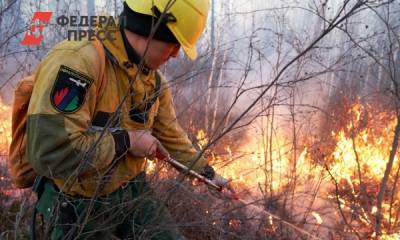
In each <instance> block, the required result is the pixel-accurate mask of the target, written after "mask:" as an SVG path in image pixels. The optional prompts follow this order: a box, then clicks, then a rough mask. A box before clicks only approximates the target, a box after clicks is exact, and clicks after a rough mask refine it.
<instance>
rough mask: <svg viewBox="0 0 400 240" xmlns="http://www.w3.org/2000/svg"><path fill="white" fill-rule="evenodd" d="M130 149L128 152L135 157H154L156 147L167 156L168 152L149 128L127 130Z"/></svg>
mask: <svg viewBox="0 0 400 240" xmlns="http://www.w3.org/2000/svg"><path fill="white" fill-rule="evenodd" d="M128 135H129V141H130V144H131V146H130V149H129V152H130V153H131V154H132V156H135V157H146V158H154V157H155V155H156V151H157V149H159V151H162V152H163V154H164V155H165V156H169V155H168V152H167V151H166V150H165V148H164V147H163V146H162V145H161V143H160V141H158V140H157V138H155V137H154V136H153V135H151V132H150V131H149V130H135V131H128Z"/></svg>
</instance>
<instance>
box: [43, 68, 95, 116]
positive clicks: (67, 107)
mask: <svg viewBox="0 0 400 240" xmlns="http://www.w3.org/2000/svg"><path fill="white" fill-rule="evenodd" d="M92 82H93V79H92V78H90V77H89V76H87V75H85V74H82V73H80V72H78V71H76V70H73V69H71V68H69V67H67V66H64V65H61V67H60V70H58V74H57V79H56V81H55V82H54V85H53V89H52V90H51V94H50V98H51V104H52V105H53V107H54V108H55V109H56V110H57V111H59V112H62V113H74V112H76V111H78V110H79V108H80V107H81V106H82V104H83V103H84V102H85V98H86V93H87V91H88V89H89V87H90V85H91V84H92Z"/></svg>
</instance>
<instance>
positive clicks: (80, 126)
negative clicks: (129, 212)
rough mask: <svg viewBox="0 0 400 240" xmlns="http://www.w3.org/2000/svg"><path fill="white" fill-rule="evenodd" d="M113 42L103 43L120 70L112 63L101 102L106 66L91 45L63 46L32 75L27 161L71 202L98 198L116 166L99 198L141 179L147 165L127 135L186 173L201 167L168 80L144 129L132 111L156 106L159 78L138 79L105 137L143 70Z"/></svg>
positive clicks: (74, 43)
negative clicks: (137, 136)
mask: <svg viewBox="0 0 400 240" xmlns="http://www.w3.org/2000/svg"><path fill="white" fill-rule="evenodd" d="M115 37H116V39H115V40H114V41H109V40H105V41H104V42H103V44H104V46H105V47H106V48H107V49H108V50H109V52H110V53H111V54H112V55H113V56H114V58H115V60H116V61H117V62H118V63H117V64H119V65H120V66H117V65H116V64H115V63H114V64H113V63H112V61H110V59H107V61H106V65H105V72H106V75H105V76H107V78H108V80H107V81H106V82H107V84H106V86H105V88H104V91H102V92H101V96H100V93H99V91H98V89H99V86H98V85H99V84H100V83H101V82H100V78H101V76H100V75H101V74H100V63H101V62H100V61H102V60H101V59H100V57H99V54H98V52H97V51H96V49H95V48H94V46H93V44H92V43H91V42H89V41H79V42H78V41H63V42H61V43H59V44H58V45H57V46H55V47H54V48H53V49H52V50H51V51H50V52H49V54H48V55H47V56H46V57H45V59H44V60H43V61H42V62H41V63H40V65H39V67H38V69H37V72H36V74H35V85H34V89H33V93H32V97H31V102H30V105H29V109H28V120H27V139H28V144H27V154H28V159H29V162H30V163H31V165H32V167H33V168H34V170H35V171H36V172H37V173H38V174H39V175H43V176H46V177H48V178H50V179H52V180H53V181H54V182H55V184H56V185H57V186H58V187H59V188H60V189H62V190H64V191H66V192H67V193H68V194H71V195H81V196H85V197H91V196H93V195H94V194H95V192H96V187H97V186H98V184H99V180H100V179H101V178H102V177H103V175H104V173H105V172H106V171H107V169H109V168H110V166H111V165H112V163H115V164H116V166H115V168H114V169H113V171H111V174H110V176H108V178H107V179H106V183H105V185H104V186H103V187H102V188H101V192H100V195H104V194H108V193H111V192H113V191H115V190H116V189H118V188H119V187H120V186H121V185H123V184H124V183H126V182H127V181H129V180H131V179H132V178H134V177H135V176H136V175H137V174H138V173H139V172H141V171H144V169H145V165H146V160H145V159H143V158H135V157H133V156H132V155H130V154H129V152H128V151H127V150H128V148H129V137H128V134H127V131H126V130H137V129H148V130H150V131H152V133H153V135H154V136H155V137H156V138H157V139H159V140H160V142H161V143H162V144H163V145H164V147H165V148H166V149H167V150H168V151H169V152H170V154H171V156H172V157H174V158H176V159H177V160H179V161H181V162H182V163H184V164H185V165H190V163H191V161H192V160H193V159H197V156H196V155H197V154H196V151H195V149H194V147H193V145H192V143H191V142H190V140H189V139H188V137H187V134H186V133H185V132H184V131H183V130H182V128H181V126H180V125H179V123H178V122H177V119H176V114H175V110H174V106H173V101H172V95H171V91H170V89H169V88H168V86H167V81H166V80H165V79H164V77H162V76H161V94H160V95H159V97H158V98H157V100H156V101H155V102H154V104H153V105H152V106H151V108H150V109H149V110H148V114H147V119H146V121H145V122H137V121H134V120H132V118H131V117H130V116H129V112H130V110H131V109H132V108H139V109H140V107H141V106H142V108H143V106H144V104H145V103H146V102H148V101H149V100H150V99H151V98H152V96H153V94H154V91H155V90H154V89H155V86H156V71H154V70H150V71H149V72H148V73H147V74H144V73H143V74H140V75H139V76H138V77H137V78H136V80H135V81H134V84H133V90H132V89H131V92H130V93H131V96H132V97H131V96H128V97H127V99H126V100H125V101H124V103H123V104H122V108H121V112H120V113H119V114H117V115H118V116H119V119H117V120H115V121H113V122H112V127H113V128H112V129H110V130H108V131H106V132H105V134H103V135H102V131H100V130H101V127H104V126H105V124H106V122H107V121H108V120H109V119H110V117H111V116H112V115H113V114H114V113H115V112H116V111H117V107H118V105H119V104H120V103H121V101H122V100H123V97H124V96H125V94H126V93H127V92H129V78H134V77H135V76H136V74H137V72H138V66H137V65H136V64H134V63H131V62H129V60H128V57H127V54H126V50H125V47H124V44H123V40H122V36H121V34H120V32H118V34H116V35H115ZM103 61H104V60H103ZM95 143H97V144H96V147H95V148H93V146H94V144H95ZM113 160H115V161H113ZM82 162H84V163H85V164H82ZM206 164H207V163H206V161H205V160H204V159H203V158H200V159H199V160H198V161H197V162H196V164H195V166H194V169H195V170H198V171H199V170H201V169H203V167H204V166H205V165H206ZM78 166H80V167H81V168H80V169H78ZM73 174H77V180H76V181H74V183H73V184H72V186H70V187H68V188H67V187H66V186H65V182H66V180H67V179H69V178H71V176H73Z"/></svg>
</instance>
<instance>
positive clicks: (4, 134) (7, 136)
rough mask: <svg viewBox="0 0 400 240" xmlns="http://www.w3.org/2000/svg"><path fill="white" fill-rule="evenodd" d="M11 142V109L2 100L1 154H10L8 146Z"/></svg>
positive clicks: (0, 116) (0, 117)
mask: <svg viewBox="0 0 400 240" xmlns="http://www.w3.org/2000/svg"><path fill="white" fill-rule="evenodd" d="M10 142H11V108H10V107H9V106H7V105H5V104H4V103H3V102H2V100H1V99H0V154H1V156H5V155H7V153H8V146H9V144H10Z"/></svg>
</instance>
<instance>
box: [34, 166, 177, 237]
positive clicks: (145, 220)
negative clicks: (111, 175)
mask: <svg viewBox="0 0 400 240" xmlns="http://www.w3.org/2000/svg"><path fill="white" fill-rule="evenodd" d="M36 208H37V211H38V212H39V213H41V214H42V215H43V216H44V220H45V223H46V224H45V225H46V226H47V227H49V228H48V232H49V235H50V236H51V237H50V239H53V240H58V239H151V240H170V239H171V240H174V239H185V238H184V237H183V236H182V235H181V234H180V233H179V230H178V228H177V226H176V225H175V224H174V221H173V220H172V218H171V215H170V213H169V212H168V210H167V209H166V208H165V206H164V204H163V203H162V202H160V201H158V200H157V198H156V197H155V195H154V193H153V191H152V189H151V188H150V187H149V186H148V185H147V184H146V181H145V174H144V173H141V174H139V175H138V176H137V177H135V178H134V179H133V180H132V181H131V182H130V183H129V184H128V185H126V186H125V187H120V188H119V189H118V190H116V191H115V192H113V193H111V194H109V195H107V196H102V197H98V198H96V199H88V198H79V197H78V198H77V197H71V196H68V195H65V194H62V193H60V192H59V191H58V189H57V188H56V187H55V186H54V184H53V183H51V181H46V182H45V183H44V191H43V194H42V195H41V197H40V199H39V200H38V203H37V205H36Z"/></svg>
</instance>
